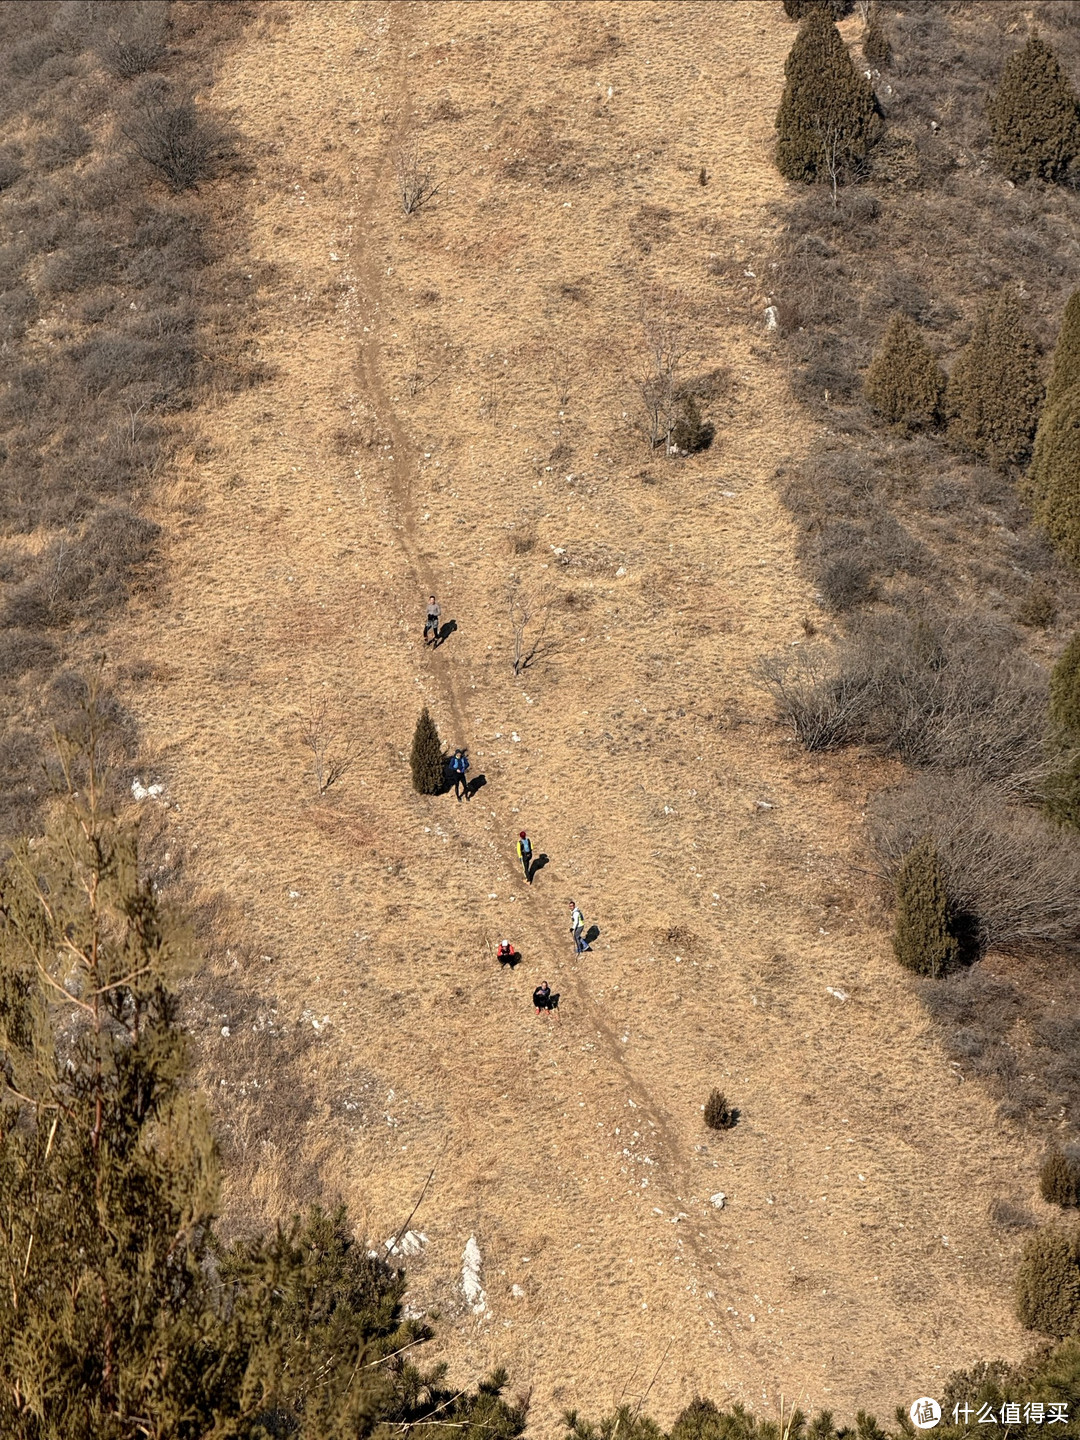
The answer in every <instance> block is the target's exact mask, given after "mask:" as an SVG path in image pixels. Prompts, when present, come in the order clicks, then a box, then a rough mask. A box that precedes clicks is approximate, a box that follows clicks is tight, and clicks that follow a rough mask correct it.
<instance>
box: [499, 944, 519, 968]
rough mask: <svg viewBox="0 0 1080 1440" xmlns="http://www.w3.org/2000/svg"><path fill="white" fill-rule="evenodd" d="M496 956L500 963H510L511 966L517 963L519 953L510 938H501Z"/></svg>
mask: <svg viewBox="0 0 1080 1440" xmlns="http://www.w3.org/2000/svg"><path fill="white" fill-rule="evenodd" d="M495 958H496V960H498V962H499V964H500V965H509V966H510V967H511V968H513V966H514V965H515V964H516V963H517V960H518V955H517V951H516V950H515V949H514V947H513V945H511V944H510V941H509V940H500V941H499V948H498V950H496V952H495Z"/></svg>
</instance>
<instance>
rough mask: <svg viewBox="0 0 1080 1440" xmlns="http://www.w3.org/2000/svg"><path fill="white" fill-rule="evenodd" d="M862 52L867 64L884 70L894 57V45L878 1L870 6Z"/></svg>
mask: <svg viewBox="0 0 1080 1440" xmlns="http://www.w3.org/2000/svg"><path fill="white" fill-rule="evenodd" d="M862 53H863V59H864V60H865V61H866V62H867V64H868V65H874V66H876V68H877V69H878V70H884V69H885V67H886V65H888V63H889V61H890V59H891V58H892V46H891V45H890V44H889V37H888V35H886V33H885V24H884V22H883V20H882V18H881V8H880V6H878V5H877V4H876V3H875V4H874V5H872V6H871V7H870V14H869V17H868V19H867V22H866V29H865V30H864V31H863V37H862Z"/></svg>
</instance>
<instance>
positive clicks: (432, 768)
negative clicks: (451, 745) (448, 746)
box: [409, 705, 446, 795]
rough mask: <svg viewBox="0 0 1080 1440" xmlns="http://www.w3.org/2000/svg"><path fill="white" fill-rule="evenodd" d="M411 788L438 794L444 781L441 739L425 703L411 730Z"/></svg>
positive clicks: (444, 766) (429, 793)
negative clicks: (414, 726) (414, 727)
mask: <svg viewBox="0 0 1080 1440" xmlns="http://www.w3.org/2000/svg"><path fill="white" fill-rule="evenodd" d="M409 764H410V766H411V768H412V783H413V789H414V790H416V791H418V792H419V794H421V795H438V794H439V792H440V791H441V790H442V788H443V785H444V783H445V768H446V761H445V759H444V757H443V753H442V741H441V740H440V739H439V732H438V730H437V729H436V728H435V721H434V720H432V718H431V715H430V714H429V713H428V708H427V706H426V705H425V706H424V708H423V709H422V710H421V711H420V716H419V718H418V720H417V722H416V729H415V730H414V731H413V742H412V755H411V756H410V759H409Z"/></svg>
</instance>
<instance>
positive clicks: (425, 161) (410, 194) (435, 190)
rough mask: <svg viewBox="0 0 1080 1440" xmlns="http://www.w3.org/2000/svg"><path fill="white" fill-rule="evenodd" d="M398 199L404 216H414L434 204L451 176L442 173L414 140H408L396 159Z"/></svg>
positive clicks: (444, 172) (399, 150)
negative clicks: (426, 206)
mask: <svg viewBox="0 0 1080 1440" xmlns="http://www.w3.org/2000/svg"><path fill="white" fill-rule="evenodd" d="M394 174H395V177H396V179H397V188H398V198H399V200H400V201H401V209H402V212H403V214H405V215H415V214H416V213H417V212H418V211H420V210H422V209H423V208H424V206H425V205H428V204H430V203H431V201H432V200H434V199H435V196H436V195H438V194H439V192H440V191H441V190H442V188H443V186H444V185H446V183H447V181H448V180H449V178H450V176H449V173H448V172H446V171H444V170H440V169H439V168H438V167H437V166H436V164H435V162H434V161H433V160H432V159H431V158H430V156H428V155H427V154H426V153H425V152H424V151H423V150H422V149H421V147H420V142H419V141H418V140H415V139H410V140H406V141H405V143H404V144H403V145H401V146H400V147H399V148H398V152H397V154H396V155H395V156H394Z"/></svg>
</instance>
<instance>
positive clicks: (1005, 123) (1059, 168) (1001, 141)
mask: <svg viewBox="0 0 1080 1440" xmlns="http://www.w3.org/2000/svg"><path fill="white" fill-rule="evenodd" d="M987 114H988V116H989V120H990V130H991V134H992V135H993V140H994V162H995V164H996V165H997V167H998V169H999V170H1001V171H1002V172H1003V173H1004V174H1005V175H1007V176H1008V178H1009V179H1010V180H1014V181H1016V183H1017V184H1020V183H1021V182H1022V181H1024V180H1062V179H1064V177H1065V173H1066V171H1067V170H1068V167H1069V164H1070V162H1071V161H1072V160H1073V159H1074V158H1075V157H1076V155H1077V154H1078V153H1080V119H1078V115H1077V96H1076V91H1075V90H1074V89H1073V87H1072V85H1071V84H1070V83H1069V79H1068V77H1067V76H1066V74H1065V72H1064V71H1063V70H1062V68H1061V66H1060V65H1059V64H1058V61H1057V57H1056V56H1055V54H1054V52H1053V51H1052V50H1051V49H1050V47H1049V46H1048V45H1047V44H1046V43H1045V42H1044V41H1042V40H1040V39H1039V37H1038V35H1032V37H1031V39H1030V40H1029V41H1028V42H1027V44H1026V45H1025V46H1024V48H1023V50H1019V51H1017V52H1016V54H1014V55H1011V56H1010V57H1009V59H1008V60H1007V61H1006V64H1005V69H1004V70H1003V71H1002V75H1001V83H1000V85H999V86H998V88H997V91H996V92H995V94H994V95H993V96H992V97H991V99H990V101H989V104H988V105H987Z"/></svg>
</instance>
